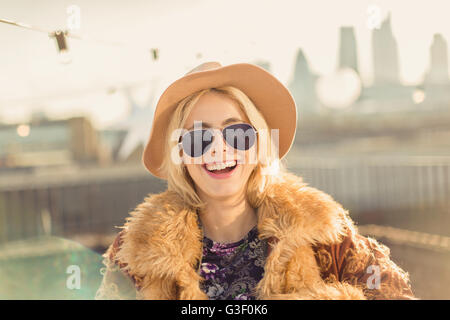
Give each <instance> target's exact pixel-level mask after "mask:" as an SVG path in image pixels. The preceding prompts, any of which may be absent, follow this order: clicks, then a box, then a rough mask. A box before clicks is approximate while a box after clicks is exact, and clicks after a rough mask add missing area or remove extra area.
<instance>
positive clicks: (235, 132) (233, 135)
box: [223, 123, 256, 150]
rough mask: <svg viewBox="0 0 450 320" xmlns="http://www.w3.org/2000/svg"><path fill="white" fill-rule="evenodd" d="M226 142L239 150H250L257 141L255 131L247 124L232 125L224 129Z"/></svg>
mask: <svg viewBox="0 0 450 320" xmlns="http://www.w3.org/2000/svg"><path fill="white" fill-rule="evenodd" d="M223 136H224V138H225V141H226V142H227V143H228V145H230V146H231V147H233V148H234V149H237V150H248V149H250V148H251V147H252V146H253V145H254V144H255V141H256V131H255V129H254V128H253V127H252V126H251V125H249V124H247V123H238V124H232V125H231V126H228V127H226V128H224V129H223Z"/></svg>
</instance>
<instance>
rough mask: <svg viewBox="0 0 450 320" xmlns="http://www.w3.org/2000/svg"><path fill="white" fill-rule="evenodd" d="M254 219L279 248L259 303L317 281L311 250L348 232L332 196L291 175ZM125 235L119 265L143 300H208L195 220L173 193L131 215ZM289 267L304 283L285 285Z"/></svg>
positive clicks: (268, 263) (270, 260) (271, 259)
mask: <svg viewBox="0 0 450 320" xmlns="http://www.w3.org/2000/svg"><path fill="white" fill-rule="evenodd" d="M257 214H258V231H259V237H260V238H261V239H267V238H272V239H276V240H277V243H276V244H275V245H274V246H273V248H272V250H271V253H270V255H269V257H268V258H267V261H266V266H265V273H264V278H263V279H262V280H261V282H260V283H259V284H258V288H257V290H258V294H259V297H260V298H267V297H268V296H273V295H277V294H281V293H286V292H288V291H292V290H298V286H306V287H307V286H308V283H309V282H311V283H314V282H317V281H320V275H319V273H320V272H319V270H318V267H317V265H316V263H315V261H314V258H313V253H312V250H311V246H312V245H314V244H318V243H322V244H332V243H336V242H338V241H340V240H341V239H342V237H343V236H345V234H346V233H347V232H348V229H349V228H351V229H352V228H353V223H352V221H351V220H350V218H349V217H348V213H347V211H346V210H344V209H343V208H342V206H341V205H340V204H338V203H337V202H335V201H334V200H333V199H332V198H331V196H329V195H328V194H326V193H324V192H322V191H320V190H317V189H315V188H312V187H309V186H307V184H306V183H304V182H303V181H302V178H300V177H297V176H294V175H292V174H285V175H284V176H283V178H282V179H281V180H280V181H279V182H277V183H275V184H273V185H272V186H271V187H270V192H269V195H268V196H267V197H266V199H265V200H264V201H263V202H262V204H261V206H260V207H259V208H258V210H257ZM123 228H124V229H125V230H126V232H124V235H123V243H122V245H121V247H120V251H119V253H118V255H117V258H118V259H119V260H121V261H124V262H126V264H127V266H126V269H127V270H128V271H129V272H130V273H131V274H134V275H136V276H137V277H139V278H141V279H143V280H142V290H141V293H142V295H143V297H144V298H148V299H172V298H174V295H177V297H178V298H179V299H207V296H206V295H205V294H204V293H203V292H202V291H201V290H200V288H199V281H200V280H201V277H200V276H199V275H198V273H197V271H196V265H197V264H198V262H199V260H200V259H201V255H202V241H201V240H202V237H203V235H202V231H201V229H200V227H199V225H198V221H197V214H196V212H195V211H194V210H191V209H189V208H187V207H186V206H185V204H184V202H183V199H182V198H181V197H180V196H178V195H177V194H176V193H175V192H173V191H165V192H163V193H160V194H157V195H151V196H150V197H148V198H146V199H145V201H144V202H143V203H141V204H140V205H138V206H137V207H136V209H135V210H134V211H133V212H132V213H131V214H130V217H129V218H127V222H126V224H125V225H124V227H123ZM291 261H295V263H296V264H299V265H302V266H304V268H303V269H304V270H308V271H302V272H303V278H302V279H297V278H298V277H302V273H301V272H300V273H295V276H294V278H295V279H294V278H292V275H291V278H292V279H291V280H290V281H287V280H286V279H288V278H289V276H290V275H289V272H288V270H290V269H289V268H288V264H289V263H291ZM308 266H309V269H308ZM291 269H292V268H291ZM305 272H306V273H305Z"/></svg>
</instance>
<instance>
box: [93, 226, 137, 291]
mask: <svg viewBox="0 0 450 320" xmlns="http://www.w3.org/2000/svg"><path fill="white" fill-rule="evenodd" d="M123 232H124V231H121V232H120V233H119V234H118V235H117V237H116V239H115V240H114V242H113V243H112V244H111V245H110V246H109V248H108V250H107V251H106V253H105V254H104V255H103V258H104V259H103V264H104V265H105V268H103V269H102V274H103V279H102V283H101V285H100V287H99V289H98V290H97V293H96V296H95V299H96V300H134V299H137V298H138V290H137V289H138V287H137V279H136V278H135V277H133V276H131V275H130V274H129V273H128V272H127V271H123V270H122V268H124V267H125V266H126V264H124V263H121V262H120V261H118V260H117V259H116V254H117V252H118V251H119V250H120V245H121V244H122V235H123Z"/></svg>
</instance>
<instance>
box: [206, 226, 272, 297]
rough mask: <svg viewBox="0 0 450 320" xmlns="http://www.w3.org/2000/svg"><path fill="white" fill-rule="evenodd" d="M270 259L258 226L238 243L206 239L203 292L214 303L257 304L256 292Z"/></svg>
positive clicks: (265, 242)
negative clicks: (237, 302)
mask: <svg viewBox="0 0 450 320" xmlns="http://www.w3.org/2000/svg"><path fill="white" fill-rule="evenodd" d="M266 256H267V241H266V240H261V239H259V238H258V229H257V227H256V226H255V227H253V229H251V230H250V231H249V232H248V233H247V235H246V236H245V237H244V238H243V239H241V240H239V241H237V242H232V243H219V242H215V241H213V240H211V239H209V238H207V237H206V236H205V237H203V257H202V264H201V268H200V275H201V276H202V277H203V278H204V279H205V281H202V282H201V289H202V290H203V291H204V292H205V293H206V294H207V295H208V297H209V299H211V300H255V299H256V298H255V293H254V292H253V290H254V288H255V286H256V285H257V284H258V282H259V281H260V280H261V279H262V277H263V275H264V263H265V260H266Z"/></svg>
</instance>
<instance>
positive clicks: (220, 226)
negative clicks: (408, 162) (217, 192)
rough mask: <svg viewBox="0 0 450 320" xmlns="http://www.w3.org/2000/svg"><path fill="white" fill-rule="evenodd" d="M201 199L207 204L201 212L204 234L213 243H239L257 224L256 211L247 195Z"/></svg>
mask: <svg viewBox="0 0 450 320" xmlns="http://www.w3.org/2000/svg"><path fill="white" fill-rule="evenodd" d="M201 198H202V200H203V201H204V202H205V203H206V207H205V208H204V209H203V210H202V211H201V212H200V220H201V222H202V225H203V232H204V235H205V236H206V237H208V238H209V239H211V240H213V241H216V242H221V243H230V242H236V241H239V240H241V239H242V238H243V237H244V236H245V235H246V234H247V233H248V232H249V231H250V230H251V229H252V228H253V227H254V226H255V225H256V224H257V215H256V211H255V209H254V208H252V206H251V205H250V204H249V202H248V201H247V199H246V196H245V193H244V194H242V195H239V196H238V197H235V198H230V199H212V198H206V197H201Z"/></svg>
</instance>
